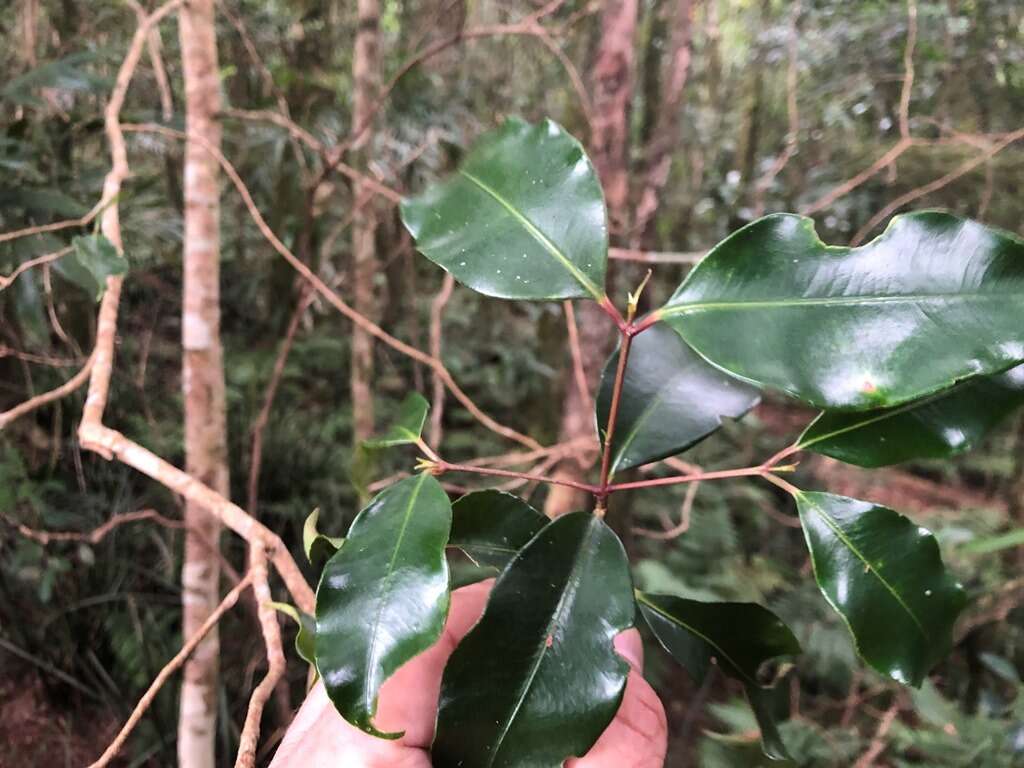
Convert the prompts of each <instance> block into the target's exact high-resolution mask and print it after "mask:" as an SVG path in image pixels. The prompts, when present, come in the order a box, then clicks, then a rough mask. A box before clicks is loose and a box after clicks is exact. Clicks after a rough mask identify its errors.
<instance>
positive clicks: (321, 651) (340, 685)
mask: <svg viewBox="0 0 1024 768" xmlns="http://www.w3.org/2000/svg"><path fill="white" fill-rule="evenodd" d="M450 529H451V504H450V503H449V501H448V496H447V494H446V493H445V492H444V489H442V488H441V485H440V484H439V483H438V482H437V480H436V479H435V478H433V477H432V476H430V475H427V474H421V475H416V476H414V477H409V478H406V479H405V480H402V481H401V482H398V483H396V484H395V485H392V486H391V487H389V488H388V489H387V490H385V491H383V492H382V493H380V494H379V495H377V496H376V497H375V498H374V499H373V500H372V501H371V502H370V504H369V505H368V506H367V507H366V508H365V509H364V510H363V511H362V512H360V513H359V515H358V516H357V517H356V519H355V520H354V521H353V523H352V527H351V528H350V529H349V533H348V537H347V538H346V540H345V546H344V547H342V548H341V549H340V550H338V553H337V554H336V555H334V557H332V558H331V559H330V560H329V561H328V563H327V565H326V567H325V568H324V572H323V576H322V577H321V579H320V586H319V587H318V588H317V593H316V666H317V671H318V672H319V673H320V676H321V677H322V678H323V680H324V685H325V686H326V688H327V694H328V695H329V696H330V698H331V701H333V702H334V706H335V707H337V709H338V711H339V712H340V713H341V715H342V716H343V717H344V718H345V719H346V720H348V721H349V722H350V723H352V724H353V725H355V726H357V727H359V728H362V729H363V730H364V731H366V732H367V733H371V734H373V735H375V736H382V737H385V738H396V737H398V736H400V735H401V734H394V733H392V734H385V733H381V732H380V731H378V730H377V729H376V728H375V727H374V726H373V717H374V714H375V713H376V711H377V694H378V692H379V690H380V687H381V685H383V683H384V681H385V680H387V679H388V678H389V677H390V676H391V675H392V674H393V673H394V672H395V670H396V669H398V667H400V666H401V665H402V664H404V663H405V662H407V661H408V660H409V659H411V658H413V657H414V656H416V655H418V654H420V653H422V652H423V651H425V650H426V649H427V648H429V647H430V646H431V645H433V644H434V643H435V642H436V641H437V639H438V638H439V637H440V635H441V630H442V628H443V627H444V621H445V617H446V616H447V614H448V565H447V562H446V561H445V557H444V546H445V543H446V542H447V540H448V533H449V531H450Z"/></svg>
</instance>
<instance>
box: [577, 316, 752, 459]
mask: <svg viewBox="0 0 1024 768" xmlns="http://www.w3.org/2000/svg"><path fill="white" fill-rule="evenodd" d="M618 362H619V353H618V352H617V351H616V352H615V353H614V354H613V355H612V356H611V358H610V359H609V360H608V363H607V364H606V365H605V368H604V374H603V375H602V377H601V386H600V389H599V390H598V395H597V403H596V405H597V408H596V410H597V425H598V433H599V434H600V435H601V436H602V440H603V439H604V430H605V427H606V426H607V424H608V411H609V409H610V408H611V400H612V389H613V388H614V385H615V369H616V366H617V365H618ZM759 399H760V396H759V395H758V393H757V390H756V389H754V388H753V387H751V386H750V385H749V384H747V383H745V382H742V381H739V380H738V379H734V378H732V377H731V376H726V375H725V374H724V373H722V372H721V371H719V370H718V369H717V368H714V367H713V366H711V365H709V364H708V363H706V362H705V361H704V360H703V359H702V358H701V357H700V355H698V354H697V353H696V352H694V351H693V350H692V349H690V348H689V347H688V346H687V345H686V343H685V342H684V341H683V340H682V339H680V338H679V335H678V334H677V333H675V332H673V330H672V329H671V328H670V327H668V326H667V325H665V324H664V323H657V324H656V325H653V326H651V327H650V328H648V329H647V330H645V331H644V332H643V333H641V334H639V335H638V336H636V337H635V338H634V339H633V342H632V346H631V347H630V351H629V360H628V361H627V362H626V375H625V378H624V380H623V383H622V397H621V399H620V401H619V413H618V418H617V419H616V424H615V433H614V437H613V438H612V463H611V471H612V474H614V473H615V472H617V471H620V470H624V469H629V468H630V467H638V466H641V465H642V464H647V463H649V462H652V461H658V460H659V459H664V458H665V457H667V456H674V455H675V454H677V453H681V452H682V451H685V450H686V449H687V448H689V447H691V446H693V445H695V444H696V443H698V442H699V441H700V440H702V439H703V438H705V437H707V436H708V435H709V434H711V433H712V432H714V431H715V430H716V429H718V428H719V427H720V426H721V425H722V417H723V416H728V417H730V418H739V417H740V416H742V415H743V414H745V413H746V412H747V411H749V410H750V409H751V408H753V407H754V406H755V405H756V404H757V402H758V400H759Z"/></svg>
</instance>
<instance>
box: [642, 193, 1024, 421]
mask: <svg viewBox="0 0 1024 768" xmlns="http://www.w3.org/2000/svg"><path fill="white" fill-rule="evenodd" d="M1022 306H1024V242H1022V241H1021V240H1019V239H1017V238H1015V237H1013V236H1011V235H1008V234H1005V233H1002V232H998V231H995V230H992V229H988V228H986V227H983V226H982V225H980V224H977V223H975V222H972V221H966V220H963V219H959V218H957V217H955V216H952V215H949V214H946V213H938V212H925V213H914V214H910V215H907V216H897V217H896V218H894V219H893V220H892V223H891V224H890V225H889V228H888V229H887V230H886V231H885V233H884V234H882V235H881V236H879V237H878V238H877V239H875V240H873V241H872V242H870V243H867V244H866V245H864V246H861V247H859V248H841V247H836V246H826V245H825V244H824V243H822V242H821V240H819V239H818V236H817V234H816V233H815V231H814V223H813V221H811V219H807V218H804V217H801V216H794V215H789V214H777V215H772V216H766V217H765V218H763V219H758V220H757V221H755V222H753V223H751V224H749V225H747V226H746V227H743V228H742V229H740V230H739V231H737V232H735V233H734V234H733V235H731V236H730V237H728V238H727V239H725V240H724V241H722V242H721V243H720V244H719V245H717V246H716V247H715V248H714V249H713V250H712V251H711V252H710V253H709V254H708V255H707V257H705V259H704V260H703V261H702V262H701V263H700V264H698V265H697V267H696V268H694V270H693V271H692V272H691V273H690V274H689V276H688V277H687V278H686V280H684V281H683V284H682V285H681V286H679V288H678V289H677V290H676V292H675V294H674V295H673V296H672V298H671V299H670V300H669V302H668V304H667V305H666V306H665V307H664V308H663V310H662V312H663V316H664V318H665V320H666V322H668V323H669V324H670V325H672V327H673V328H675V329H676V330H677V331H678V332H679V333H680V334H681V335H682V337H683V338H684V339H685V340H686V341H687V342H688V343H689V344H690V346H692V347H693V348H694V349H696V350H697V351H698V352H699V353H700V354H701V355H703V356H704V357H706V358H707V359H708V360H710V361H711V362H712V363H714V364H715V365H716V366H718V367H720V368H722V369H723V370H725V371H728V372H730V373H732V374H734V375H737V376H740V377H742V378H744V379H747V380H749V381H752V382H755V383H758V384H763V385H766V386H771V387H775V388H778V389H781V390H783V391H785V392H789V393H790V394H792V395H795V396H796V397H799V398H801V399H803V400H806V401H807V402H809V403H812V404H814V405H817V406H819V407H821V408H856V409H864V408H883V407H890V406H895V405H899V404H901V403H904V402H907V401H910V400H915V399H918V398H921V397H924V396H927V395H930V394H932V393H933V392H937V391H939V390H942V389H945V388H947V387H949V386H951V385H952V384H954V383H955V382H956V381H958V380H961V379H964V378H968V377H971V376H975V375H979V374H995V373H999V372H1000V371H1003V370H1006V369H1007V368H1010V367H1011V366H1013V365H1016V364H1018V363H1020V362H1022V361H1024V324H1021V323H1020V322H1019V314H1020V312H1019V311H1018V310H1020V309H1021V308H1022Z"/></svg>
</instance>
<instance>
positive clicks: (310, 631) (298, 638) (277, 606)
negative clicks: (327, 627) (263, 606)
mask: <svg viewBox="0 0 1024 768" xmlns="http://www.w3.org/2000/svg"><path fill="white" fill-rule="evenodd" d="M270 606H271V607H272V608H273V609H274V610H276V611H277V612H278V613H283V614H284V615H285V616H287V617H288V618H290V619H291V620H292V621H294V622H295V623H296V624H298V625H299V631H298V634H296V635H295V651H296V652H297V653H298V654H299V657H300V658H302V660H303V661H305V662H306V663H308V664H314V665H315V664H316V619H314V618H313V617H312V616H310V615H309V614H308V613H303V612H302V611H300V610H299V609H298V608H296V607H295V606H294V605H289V604H288V603H270Z"/></svg>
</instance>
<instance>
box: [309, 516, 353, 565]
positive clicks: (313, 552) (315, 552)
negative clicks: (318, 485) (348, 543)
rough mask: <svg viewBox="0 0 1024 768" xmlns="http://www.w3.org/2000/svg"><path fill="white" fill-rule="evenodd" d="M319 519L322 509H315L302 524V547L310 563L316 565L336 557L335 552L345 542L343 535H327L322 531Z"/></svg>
mask: <svg viewBox="0 0 1024 768" xmlns="http://www.w3.org/2000/svg"><path fill="white" fill-rule="evenodd" d="M319 519H320V510H319V509H314V510H313V511H312V512H310V513H309V517H307V518H306V522H305V523H303V525H302V549H303V550H304V551H305V553H306V559H307V560H309V564H310V565H312V566H315V567H319V565H320V564H321V563H323V562H325V561H326V560H330V559H331V558H332V557H334V553H335V552H337V551H338V550H339V549H341V545H342V544H343V543H344V542H345V539H344V538H342V537H341V536H326V535H324V534H322V533H320V531H318V530H317V527H316V524H317V521H318V520H319Z"/></svg>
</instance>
